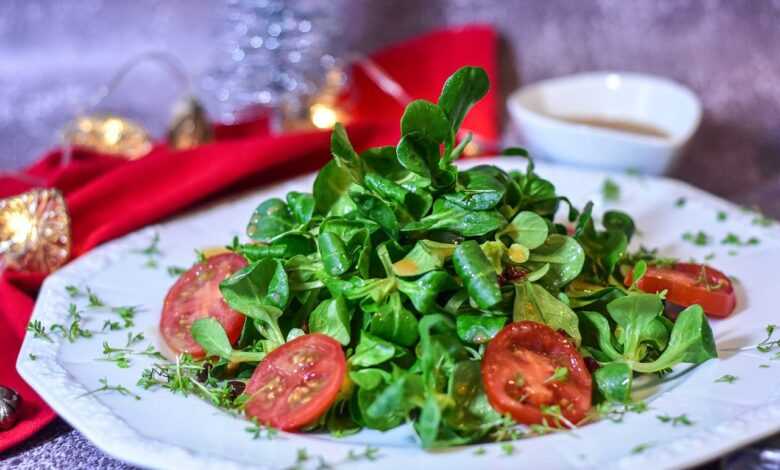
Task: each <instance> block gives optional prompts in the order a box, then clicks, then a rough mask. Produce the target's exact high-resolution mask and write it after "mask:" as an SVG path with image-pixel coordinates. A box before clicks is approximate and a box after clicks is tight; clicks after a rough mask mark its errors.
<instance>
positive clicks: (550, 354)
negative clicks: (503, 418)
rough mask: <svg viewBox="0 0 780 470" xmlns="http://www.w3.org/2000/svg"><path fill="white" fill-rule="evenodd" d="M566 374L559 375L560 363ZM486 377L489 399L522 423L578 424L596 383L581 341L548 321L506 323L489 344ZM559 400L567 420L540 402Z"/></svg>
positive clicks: (547, 402)
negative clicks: (578, 344) (577, 343)
mask: <svg viewBox="0 0 780 470" xmlns="http://www.w3.org/2000/svg"><path fill="white" fill-rule="evenodd" d="M561 367H565V368H566V369H568V373H567V374H566V376H565V378H563V379H560V380H556V379H555V378H554V377H553V376H554V374H555V372H556V369H558V368H561ZM482 382H483V384H484V386H485V393H486V394H487V397H488V400H489V401H490V404H491V405H492V406H493V408H495V409H496V410H497V411H498V412H500V413H502V414H504V413H508V414H509V415H511V416H512V418H514V419H515V421H517V422H518V423H523V424H542V423H543V422H547V424H549V425H551V426H556V425H557V426H563V425H567V424H569V423H571V424H577V423H578V422H580V421H581V420H582V419H583V418H585V415H586V414H587V412H588V410H590V406H591V394H592V390H593V383H592V379H591V376H590V372H588V367H587V365H586V364H585V361H584V360H583V359H582V356H581V355H580V353H579V352H578V351H577V347H576V346H575V345H574V344H573V343H572V342H571V341H569V340H568V339H566V337H564V336H563V335H562V334H560V333H558V332H556V331H554V330H553V329H552V328H550V327H549V326H547V325H543V324H541V323H536V322H532V321H521V322H515V323H510V324H509V325H507V326H505V327H504V328H503V329H502V330H501V331H500V332H499V333H498V334H497V335H496V336H495V338H493V339H492V340H491V341H490V343H488V346H487V349H486V350H485V356H484V358H483V360H482ZM553 405H558V406H560V409H561V414H562V415H563V417H564V418H565V419H566V420H568V422H569V423H566V422H558V421H557V420H556V419H555V418H554V417H552V416H550V415H549V414H548V415H545V414H544V413H543V412H542V407H544V406H553Z"/></svg>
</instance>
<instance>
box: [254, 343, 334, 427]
mask: <svg viewBox="0 0 780 470" xmlns="http://www.w3.org/2000/svg"><path fill="white" fill-rule="evenodd" d="M346 374H347V361H346V358H345V357H344V351H342V349H341V345H340V344H339V343H338V341H336V340H334V339H333V338H331V337H330V336H325V335H323V334H318V333H314V334H308V335H303V336H299V337H298V338H295V339H294V340H292V341H290V342H288V343H285V344H283V345H282V346H280V347H278V348H277V349H274V350H273V351H271V353H270V354H269V355H268V356H266V357H265V359H263V361H262V362H261V363H260V364H259V365H258V366H257V369H255V372H254V373H253V374H252V378H251V379H249V382H248V383H247V386H246V390H245V391H244V393H245V394H246V395H248V396H249V400H248V401H247V402H246V408H245V409H246V414H247V416H249V417H251V418H255V419H257V421H258V422H260V423H262V424H265V425H270V426H273V427H275V428H278V429H282V430H284V431H295V430H298V429H300V428H302V427H305V426H307V425H309V424H312V423H314V422H315V421H317V419H319V417H320V416H322V415H323V414H324V413H325V412H326V411H327V410H328V408H329V407H330V405H331V404H333V402H334V401H335V400H336V397H337V396H338V394H339V389H340V388H341V385H342V383H343V382H344V377H345V376H346Z"/></svg>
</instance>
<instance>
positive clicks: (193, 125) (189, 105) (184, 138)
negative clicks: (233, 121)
mask: <svg viewBox="0 0 780 470" xmlns="http://www.w3.org/2000/svg"><path fill="white" fill-rule="evenodd" d="M212 140H214V129H213V128H212V127H211V123H210V122H209V120H208V116H207V115H206V110H205V109H204V108H203V106H202V105H201V104H200V103H199V102H198V100H196V99H195V97H193V96H190V97H187V98H186V99H184V100H182V101H180V102H179V103H177V104H176V106H175V107H174V110H173V121H172V123H171V126H170V128H169V129H168V145H170V146H171V147H173V148H175V149H189V148H193V147H197V146H199V145H202V144H205V143H206V142H210V141H212Z"/></svg>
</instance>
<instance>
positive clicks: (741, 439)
mask: <svg viewBox="0 0 780 470" xmlns="http://www.w3.org/2000/svg"><path fill="white" fill-rule="evenodd" d="M477 163H494V164H498V165H500V166H502V167H504V168H507V169H515V168H524V166H525V162H524V161H523V160H520V159H510V158H506V159H501V160H480V161H478V162H477ZM472 164H473V163H472ZM538 172H539V173H540V174H542V175H543V176H545V177H547V178H549V179H551V180H552V181H553V182H554V183H555V184H556V185H557V186H558V189H559V191H560V193H562V194H566V195H569V196H570V197H571V198H572V200H573V201H574V202H575V203H576V204H578V205H581V204H583V203H584V202H586V201H587V200H594V201H595V202H596V209H597V213H600V212H601V211H603V210H605V209H607V208H609V207H619V208H622V209H624V210H627V211H629V212H630V213H631V214H632V215H633V216H634V217H635V220H636V222H637V226H638V228H639V230H640V231H641V237H640V238H639V240H638V241H637V242H636V243H642V244H644V245H646V246H654V247H659V248H660V249H661V251H662V253H663V254H666V255H669V256H679V257H683V258H686V259H687V258H689V257H691V256H692V257H695V258H696V259H699V260H701V259H703V258H704V257H705V256H706V255H707V254H708V253H710V252H714V253H715V254H716V257H715V258H714V260H712V261H711V263H712V264H713V265H715V266H717V267H718V268H720V269H722V270H723V271H725V272H726V273H729V274H732V275H734V276H736V278H737V279H739V282H738V284H737V288H738V296H739V304H738V311H737V313H736V314H734V315H733V316H732V317H731V318H729V319H727V320H723V321H714V322H713V327H714V332H715V338H716V341H717V343H718V347H719V349H720V351H721V358H720V359H718V360H713V361H709V362H707V363H705V364H703V365H701V366H699V367H696V368H694V369H693V370H690V371H688V372H687V373H683V374H679V375H678V376H677V377H676V378H674V379H671V380H669V381H667V382H665V383H664V384H662V385H661V386H660V387H657V388H652V389H649V390H645V391H643V392H640V393H644V394H645V395H648V397H647V400H648V403H649V405H650V408H651V409H650V410H649V411H648V412H645V413H643V414H629V415H626V417H625V420H624V422H622V423H613V422H609V421H603V422H599V423H596V424H592V425H588V426H584V427H582V428H580V429H579V430H576V431H575V432H572V433H560V434H555V435H548V436H543V437H537V438H532V439H525V440H521V441H517V442H515V444H514V446H515V453H514V454H513V455H512V456H507V455H504V453H503V452H502V449H501V446H500V444H487V445H480V446H466V447H460V448H454V449H447V450H443V451H437V452H427V451H424V450H422V449H420V448H419V446H418V445H417V443H416V442H415V440H414V437H413V432H412V431H411V429H410V428H409V427H408V426H405V427H401V428H398V429H395V430H393V431H390V432H388V433H379V432H376V431H363V432H361V433H359V434H357V435H355V436H351V437H348V438H343V439H337V438H332V437H330V436H328V435H326V434H308V435H307V434H300V435H296V434H281V435H279V436H278V437H276V438H275V439H273V440H262V439H260V440H253V439H252V438H251V437H250V435H249V434H248V433H246V432H245V428H246V426H247V422H246V421H244V420H243V419H241V418H237V417H234V416H231V415H228V414H226V413H223V412H221V411H219V410H217V409H215V408H213V407H212V406H211V405H210V404H208V403H206V402H204V401H201V400H199V399H197V398H195V397H192V396H190V397H187V398H185V397H183V396H180V395H173V394H171V393H169V392H167V391H164V390H158V391H144V390H141V389H139V388H137V387H136V386H135V384H136V382H137V380H138V378H139V377H140V375H141V371H142V370H143V369H144V368H145V367H148V365H149V364H150V363H151V361H150V360H145V358H134V359H133V362H132V364H131V367H130V368H127V369H119V368H118V367H117V366H116V365H115V364H113V363H111V362H104V361H99V360H96V359H98V358H100V357H101V351H102V346H101V345H102V343H103V341H108V342H109V343H110V344H111V345H122V344H124V340H125V338H126V332H124V331H123V332H112V333H109V334H96V335H95V336H94V337H93V338H91V339H81V340H78V341H76V342H74V343H69V342H67V341H64V340H62V339H60V337H59V336H58V335H52V336H53V338H54V343H49V342H46V341H43V340H41V339H38V338H33V336H32V335H31V334H28V335H27V337H26V338H25V341H24V344H23V346H22V351H21V354H20V355H19V361H18V364H17V368H18V370H19V372H20V373H21V375H22V376H23V377H24V378H25V380H27V381H28V382H29V383H30V385H32V387H33V388H34V389H35V390H36V391H37V392H38V393H39V394H40V395H41V396H42V397H43V398H44V399H45V400H46V401H47V402H48V403H49V404H50V405H51V406H52V408H54V410H55V411H56V412H57V413H59V414H60V415H61V416H62V417H63V418H64V419H65V420H67V421H68V422H69V423H70V424H71V425H73V426H74V427H75V428H76V429H78V430H79V431H81V432H82V433H83V434H84V435H86V436H87V437H88V438H89V439H90V440H91V441H92V442H94V443H95V445H97V446H98V447H100V448H101V449H102V450H104V451H105V452H106V453H108V454H110V455H112V456H114V457H116V458H119V459H122V460H125V461H128V462H131V463H134V464H137V465H141V466H145V467H153V468H187V469H197V468H209V467H219V468H247V467H253V468H254V467H259V468H282V467H289V466H290V465H292V464H293V463H295V461H296V455H297V451H298V449H301V448H305V449H306V450H307V452H308V454H309V455H311V456H312V458H311V459H310V460H309V461H307V462H306V464H307V465H308V467H306V468H314V467H316V466H317V465H318V463H319V462H318V457H321V458H323V459H324V460H325V461H327V462H328V463H330V464H334V465H335V464H339V466H341V465H342V464H343V465H345V466H348V467H349V468H363V467H365V468H369V467H370V468H380V467H381V468H422V467H425V468H426V469H453V468H464V467H469V468H487V467H490V468H517V466H518V465H522V466H524V467H527V468H556V467H559V468H590V467H600V468H645V467H647V466H652V467H654V468H661V467H680V466H687V465H693V464H696V463H700V462H703V461H706V460H707V459H711V458H714V457H716V456H718V455H721V454H723V453H725V452H727V451H729V450H732V449H734V448H737V447H739V446H742V445H745V444H747V443H748V442H750V441H753V440H756V439H759V438H761V437H763V436H766V435H768V434H770V433H772V432H775V431H778V430H780V374H779V373H778V371H780V361H774V362H773V361H771V360H770V358H771V356H772V355H770V354H762V353H759V352H757V351H755V350H747V351H738V352H734V351H726V350H727V349H735V348H742V347H746V346H750V345H755V344H757V343H758V342H759V341H761V340H762V339H763V337H764V327H765V326H766V325H767V324H769V323H778V317H777V303H776V292H775V290H776V289H777V281H778V276H777V274H776V273H777V267H778V266H780V231H778V229H777V228H763V227H759V226H756V225H753V224H751V219H752V217H753V216H752V215H751V214H748V213H745V212H744V211H741V210H740V209H739V208H737V207H736V206H734V205H732V204H729V203H727V202H725V201H722V200H720V199H718V198H716V197H714V196H711V195H709V194H706V193H704V192H702V191H700V190H697V189H695V188H692V187H690V186H688V185H686V184H683V183H680V182H676V181H671V180H665V179H654V178H639V177H635V176H628V175H613V176H611V177H612V178H613V179H614V180H615V181H616V182H617V183H618V184H619V185H620V186H621V188H622V195H621V199H620V201H619V202H618V203H615V204H609V203H606V202H605V201H603V199H602V197H601V193H600V187H601V185H602V183H603V181H604V179H605V178H606V176H607V175H606V174H605V173H595V172H593V173H592V172H582V171H578V170H573V169H566V168H560V167H551V166H546V165H540V166H539V167H538ZM312 180H313V175H308V176H305V177H301V178H297V179H295V180H291V181H289V182H286V183H284V184H281V185H277V186H274V187H270V188H266V189H262V190H259V191H255V192H252V193H249V194H245V195H242V196H240V197H235V198H232V199H230V200H226V201H221V202H219V203H215V204H212V205H211V206H209V207H205V208H200V209H198V210H196V211H194V212H192V213H189V214H187V215H184V216H182V217H177V218H175V219H173V220H170V221H168V222H165V223H163V224H161V225H159V226H155V227H149V228H146V229H143V230H141V231H138V232H135V233H132V234H130V235H128V236H126V237H123V238H121V239H118V240H115V241H113V242H111V243H107V244H105V245H103V246H101V247H99V248H97V249H95V250H93V251H92V252H90V253H88V254H87V255H85V256H83V257H81V258H79V259H78V260H76V261H74V262H72V263H71V264H69V265H68V266H66V267H64V268H62V269H61V270H60V271H58V272H56V273H55V274H53V275H52V276H49V278H48V279H47V280H46V282H45V283H44V285H43V288H42V290H41V293H40V297H39V299H38V302H37V304H36V306H35V310H34V312H33V320H40V321H41V322H42V323H43V324H44V325H47V326H48V325H51V324H53V323H63V322H64V321H65V319H66V315H67V307H68V304H69V303H70V302H72V301H73V299H71V298H70V297H69V296H68V294H67V293H66V290H65V286H67V285H70V284H73V285H76V286H80V287H81V288H84V287H85V286H89V287H91V288H92V290H93V291H94V292H95V293H96V294H98V295H99V296H100V297H101V298H103V299H104V300H105V301H106V302H108V303H110V304H112V305H141V306H143V312H142V313H140V314H138V316H137V317H136V327H135V328H134V329H133V331H142V332H144V334H145V335H146V337H147V340H148V341H147V342H151V343H152V344H156V343H157V342H158V340H157V335H156V325H157V321H158V318H159V312H160V307H161V305H162V300H163V297H164V295H165V293H166V291H167V289H168V288H169V287H170V285H171V284H172V283H173V281H174V279H173V278H172V277H171V276H169V275H168V274H167V273H166V270H165V267H167V266H169V265H177V266H188V265H189V264H191V263H192V261H193V259H194V254H193V249H194V248H202V247H208V246H214V245H221V244H224V243H226V242H227V241H228V240H230V238H231V237H232V236H233V235H237V234H243V230H244V227H245V224H246V222H247V220H248V219H249V216H250V214H251V212H252V210H253V209H254V208H255V206H256V205H257V204H258V203H259V202H260V201H262V200H264V199H266V198H268V197H271V196H281V195H283V194H285V193H286V192H287V191H289V190H301V191H308V190H310V185H311V182H312ZM679 197H684V198H686V200H687V204H686V205H685V206H684V207H681V208H680V207H676V205H675V201H676V200H677V198H679ZM718 211H725V212H726V213H727V214H728V219H727V220H725V221H718V220H717V212H718ZM121 216H122V214H117V217H121ZM700 229H701V230H704V231H705V232H707V233H709V234H711V235H712V236H713V239H714V242H713V243H712V244H711V246H708V247H698V246H694V245H693V244H690V243H688V242H685V241H683V240H682V239H681V234H682V233H683V232H686V231H697V230H700ZM728 232H735V233H737V234H739V235H740V236H741V237H743V238H747V237H750V236H756V237H758V238H760V239H761V243H760V244H758V245H756V246H750V247H744V248H737V249H736V250H737V251H738V252H739V253H738V255H736V256H732V255H729V254H728V251H729V247H728V246H724V245H721V244H720V243H719V241H720V240H721V239H722V238H723V237H724V236H725V235H726V234H727V233H728ZM154 233H159V235H160V249H161V250H162V252H163V255H162V256H161V257H160V258H159V266H160V267H159V268H157V269H150V268H145V267H143V265H144V262H145V261H146V259H145V258H144V256H143V255H140V254H138V253H137V252H136V251H137V250H139V249H141V248H143V247H145V246H147V245H148V243H149V241H150V239H151V238H152V236H153V234H154ZM77 303H78V305H79V307H81V308H82V309H83V310H84V312H85V313H84V315H85V318H87V326H88V327H89V328H91V329H100V327H101V326H102V324H103V320H104V319H105V318H108V317H109V316H110V314H109V313H101V312H94V311H91V310H89V309H87V308H86V305H85V303H86V302H85V300H84V299H77ZM30 354H33V355H34V356H36V357H37V359H36V360H32V359H30ZM761 364H769V366H770V367H769V368H760V367H759V365H761ZM683 369H685V368H683ZM724 374H731V375H735V376H737V377H738V380H737V381H736V382H735V383H733V384H728V383H716V382H715V380H716V379H718V378H719V377H721V376H723V375H724ZM103 377H106V378H107V379H108V381H109V383H110V384H115V385H118V384H121V385H124V386H127V387H128V388H129V389H130V390H132V391H133V392H134V393H137V394H138V395H140V396H141V397H142V399H141V400H135V399H133V398H131V397H127V396H122V395H120V394H118V393H111V392H109V393H99V394H93V395H88V396H82V395H83V394H84V393H86V392H87V391H89V390H93V389H95V388H98V387H99V385H100V384H99V380H100V379H101V378H103ZM683 413H685V414H686V415H687V416H688V417H689V418H690V419H691V420H692V421H693V422H694V425H692V426H677V427H674V426H672V425H671V424H668V423H662V422H661V421H660V420H658V419H657V416H658V415H664V414H667V415H670V416H677V415H680V414H683ZM367 445H371V446H374V447H378V448H379V458H378V460H376V461H367V460H359V461H355V462H352V461H348V460H347V459H346V455H347V453H348V452H349V451H350V450H353V451H357V452H359V451H361V450H363V449H365V447H366V446H367ZM641 445H649V447H647V448H646V450H644V451H642V452H641V453H632V450H633V449H635V448H637V446H641ZM477 447H481V448H484V449H485V451H486V452H485V453H483V454H481V455H477V454H475V450H476V448H477Z"/></svg>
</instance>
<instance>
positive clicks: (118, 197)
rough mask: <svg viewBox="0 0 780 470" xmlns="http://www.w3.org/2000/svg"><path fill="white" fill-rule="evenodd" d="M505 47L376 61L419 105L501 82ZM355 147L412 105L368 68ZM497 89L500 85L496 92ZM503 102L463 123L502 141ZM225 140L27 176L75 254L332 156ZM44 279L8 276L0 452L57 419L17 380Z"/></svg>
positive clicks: (319, 145)
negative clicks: (58, 202) (46, 192)
mask: <svg viewBox="0 0 780 470" xmlns="http://www.w3.org/2000/svg"><path fill="white" fill-rule="evenodd" d="M496 51H497V40H496V34H495V32H494V31H493V30H492V29H490V28H489V27H485V26H467V27H461V28H457V29H451V30H445V31H440V32H434V33H431V34H427V35H425V36H422V37H419V38H416V39H412V40H410V41H408V42H405V43H402V44H399V45H397V46H393V47H390V48H388V49H385V50H383V51H380V52H378V53H377V54H375V55H373V56H372V57H371V59H372V60H373V63H374V64H376V65H378V66H379V67H381V68H382V69H383V70H384V71H385V72H387V73H388V74H389V75H390V76H392V78H393V79H394V80H395V81H396V82H397V83H398V84H400V85H401V86H402V87H403V89H404V90H405V91H406V93H407V94H408V95H409V96H411V97H413V98H425V99H429V100H432V101H435V100H436V98H437V97H438V93H439V90H440V87H441V85H442V83H443V82H444V80H445V79H446V78H447V77H448V76H449V75H450V74H452V73H453V72H454V71H455V70H456V69H458V68H459V67H461V66H463V65H477V66H481V67H484V68H485V69H486V70H487V72H488V75H489V76H490V78H491V81H492V83H494V84H495V83H496V77H497V66H496ZM351 87H352V89H351V90H350V92H351V95H352V96H353V101H352V106H353V108H352V110H351V117H352V119H351V124H350V125H349V126H348V127H349V128H348V132H349V136H350V139H351V140H352V142H353V144H354V145H355V147H356V148H357V149H358V150H360V149H362V148H366V147H370V146H374V145H387V144H394V143H396V142H397V140H398V138H399V124H398V120H399V118H400V116H401V112H402V111H403V106H402V105H401V104H399V103H398V102H397V101H395V100H394V99H392V98H390V97H388V96H387V95H386V94H385V93H384V92H383V91H381V90H380V89H379V88H378V87H377V86H376V84H375V83H374V82H372V81H371V80H370V79H369V78H368V77H367V76H366V74H365V71H364V70H362V69H361V67H360V66H356V67H355V69H354V70H353V81H352V85H351ZM495 89H496V87H495V86H494V87H493V90H495ZM496 103H497V99H496V94H495V92H492V91H491V92H490V93H489V94H488V96H487V97H485V99H484V100H483V101H482V102H481V103H480V104H478V105H477V106H476V107H475V108H474V109H473V110H472V112H471V114H470V115H469V117H468V119H467V120H466V121H465V123H464V127H465V128H467V129H469V130H471V131H473V132H475V133H476V134H478V135H480V136H482V137H484V138H488V139H493V138H495V137H496V136H497V135H498V120H497V114H498V113H497V104H496ZM216 130H217V132H216V136H217V140H216V141H215V142H213V143H210V144H207V145H203V146H200V147H198V148H195V149H191V150H184V151H175V150H171V149H169V148H167V147H166V146H165V145H158V146H156V147H155V148H154V149H153V150H152V151H151V152H150V153H149V154H148V155H147V156H145V157H144V158H142V159H140V160H135V161H126V160H122V159H117V158H113V157H109V156H105V155H99V154H96V153H92V152H87V151H84V150H78V149H77V150H76V151H75V152H74V153H73V156H72V160H71V161H70V162H69V163H68V164H67V165H65V166H62V165H61V163H60V159H61V153H60V151H58V150H55V151H52V152H50V153H49V154H47V155H45V156H44V157H43V158H42V159H41V160H40V161H39V162H38V163H36V164H34V165H32V166H31V167H29V168H28V169H27V170H25V174H26V175H27V176H29V177H33V178H37V179H39V180H41V181H43V182H45V186H48V187H56V188H59V189H60V190H61V191H62V192H63V193H64V195H65V199H66V202H67V206H68V210H69V212H70V216H71V219H72V240H73V256H74V257H77V256H80V255H81V254H83V253H85V252H86V251H89V250H90V249H91V248H93V247H95V246H96V245H99V244H100V243H103V242H105V241H107V240H111V239H113V238H115V237H118V236H121V235H123V234H125V233H128V232H130V231H132V230H135V229H138V228H140V227H143V226H144V225H147V224H150V223H152V222H155V221H158V220H160V219H162V218H164V217H167V216H170V215H172V214H175V213H176V212H178V211H180V210H182V209H184V208H186V207H188V206H191V205H193V204H194V203H196V202H200V201H202V200H204V199H205V198H208V197H214V196H216V195H219V194H221V193H224V192H225V191H228V190H231V189H235V188H236V187H237V186H241V185H253V186H254V185H259V184H263V183H268V182H272V181H278V180H280V179H284V178H287V177H290V176H292V175H295V174H298V173H303V172H307V171H313V170H315V169H317V168H319V167H320V166H321V165H322V164H323V163H325V162H326V161H327V160H328V158H329V141H330V135H329V132H324V131H317V132H307V133H296V134H287V135H277V136H272V135H269V134H268V132H267V126H266V125H263V123H262V122H254V123H250V124H240V125H236V126H217V129H216ZM31 187H33V185H32V184H30V183H25V182H21V181H18V180H15V179H9V178H5V179H4V178H2V177H0V197H7V196H11V195H14V194H18V193H20V192H23V191H25V190H27V189H30V188H31ZM43 277H44V276H42V275H40V274H34V273H33V274H31V273H20V272H15V271H12V270H6V271H5V272H4V273H3V274H2V277H0V331H1V332H2V338H1V339H0V384H2V385H5V386H9V387H11V388H13V389H15V390H16V391H18V392H19V393H20V394H21V395H22V399H23V405H22V410H21V419H20V422H19V423H18V424H17V425H16V426H15V427H14V428H12V429H11V430H9V431H5V432H0V452H2V451H4V450H6V449H9V448H11V447H12V446H14V445H16V444H18V443H20V442H22V441H24V440H25V439H27V438H28V437H29V436H31V435H32V434H34V433H35V432H36V431H38V430H39V429H40V428H42V427H43V426H44V425H46V424H48V423H49V422H50V421H51V420H52V419H53V418H54V417H55V414H54V412H53V411H52V410H51V409H50V408H49V407H48V406H46V404H45V403H44V402H43V401H42V400H41V398H40V397H39V396H38V395H37V394H36V393H35V392H34V391H33V390H32V389H31V388H30V387H29V386H28V385H27V384H26V383H24V381H23V380H22V379H21V377H19V375H18V374H17V373H16V369H15V364H16V358H17V355H18V353H19V348H20V347H21V343H22V338H23V337H24V333H25V329H26V325H27V322H28V320H29V317H30V313H31V311H32V308H33V305H34V302H35V300H34V299H35V295H36V294H37V290H38V288H39V286H40V283H41V282H42V281H43Z"/></svg>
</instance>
